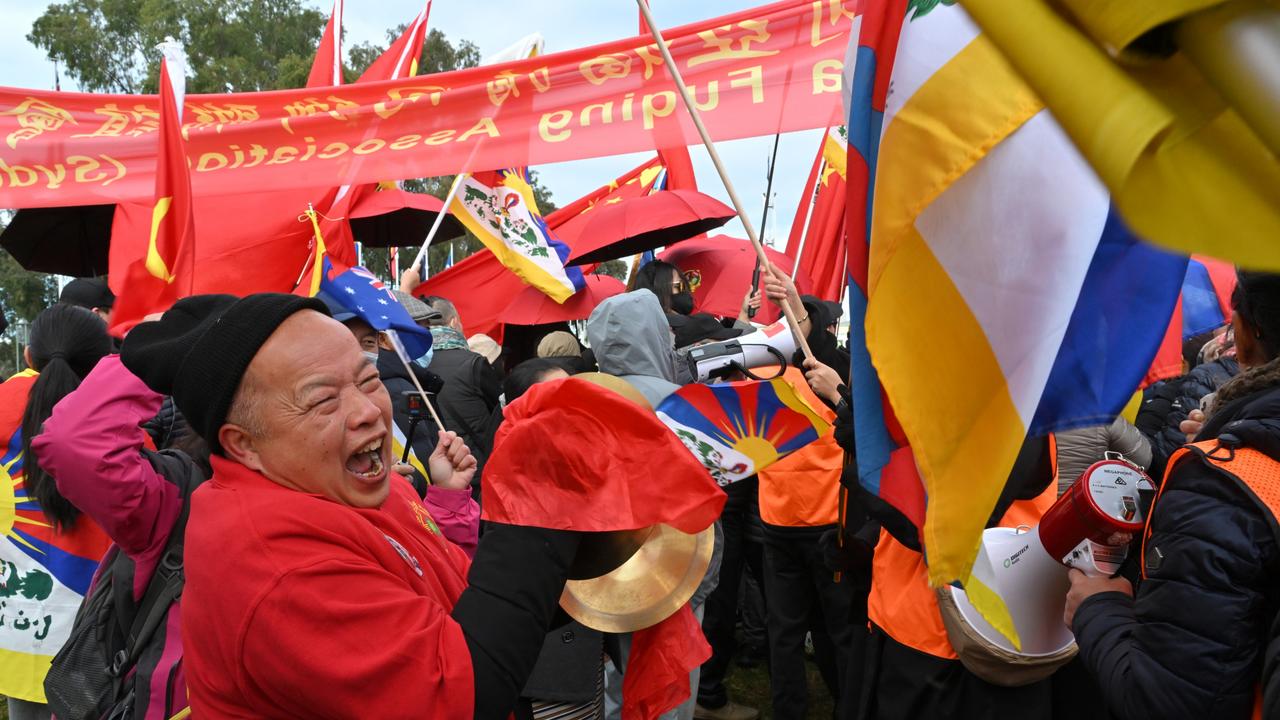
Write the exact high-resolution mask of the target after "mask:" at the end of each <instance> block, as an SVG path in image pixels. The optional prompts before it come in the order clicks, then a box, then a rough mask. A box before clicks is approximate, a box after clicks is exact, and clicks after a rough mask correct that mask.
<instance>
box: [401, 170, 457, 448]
mask: <svg viewBox="0 0 1280 720" xmlns="http://www.w3.org/2000/svg"><path fill="white" fill-rule="evenodd" d="M466 177H467V174H466V173H458V175H457V176H456V177H455V178H454V179H453V185H452V186H451V187H450V188H449V194H448V195H446V196H445V198H444V207H442V208H440V212H439V213H437V214H436V219H435V220H434V221H432V223H431V229H430V230H428V231H427V239H426V240H423V241H422V249H421V250H419V251H418V255H417V257H415V258H414V259H413V265H412V266H411V267H415V268H416V267H418V265H420V264H421V265H422V279H423V280H426V279H427V266H426V264H424V263H423V262H422V261H423V259H424V258H425V257H426V256H427V246H428V245H430V244H431V241H432V240H434V239H435V237H436V233H437V232H439V230H440V223H442V222H444V216H445V215H446V214H447V213H448V212H449V206H450V205H452V204H453V198H454V197H456V196H457V195H458V188H459V187H462V181H463V180H464V179H465V178H466ZM410 289H412V288H410ZM405 292H408V290H406V291H405ZM441 427H444V426H443V425H442V426H441Z"/></svg>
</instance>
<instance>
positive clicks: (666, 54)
mask: <svg viewBox="0 0 1280 720" xmlns="http://www.w3.org/2000/svg"><path fill="white" fill-rule="evenodd" d="M636 5H638V6H640V14H641V16H643V17H644V22H645V24H646V25H648V27H649V33H650V34H651V35H653V40H654V42H655V43H657V45H658V51H659V52H661V53H662V61H663V63H665V64H666V66H667V72H669V73H671V79H672V80H673V81H675V85H676V90H677V91H678V92H679V93H680V97H681V98H682V99H683V100H684V107H685V109H686V110H688V111H689V117H691V118H692V119H693V126H694V127H695V128H697V129H698V135H699V136H701V138H702V144H703V145H704V146H706V148H707V153H708V154H709V155H710V156H711V163H712V164H713V165H715V166H716V172H717V173H719V174H720V180H721V181H722V182H723V183H724V189H725V190H726V191H727V192H728V193H729V200H730V202H732V204H733V208H734V210H737V211H738V219H739V220H741V221H742V227H743V228H745V229H746V231H747V238H748V239H750V240H751V245H752V247H754V248H755V250H756V258H757V260H758V261H759V263H760V266H761V267H762V268H765V269H766V271H767V272H768V273H769V274H770V275H773V270H771V269H768V268H769V256H768V255H766V254H765V252H764V246H763V245H761V244H760V236H759V235H757V234H756V228H755V226H754V225H752V224H751V218H750V217H749V216H748V215H747V210H746V207H745V206H743V204H742V200H741V199H740V198H739V197H738V191H737V190H736V189H734V187H733V181H732V180H730V179H729V173H728V172H727V171H726V170H725V169H724V163H722V162H721V161H720V153H719V152H717V151H716V145H715V143H714V142H712V141H711V134H710V133H708V132H707V128H706V126H705V125H703V124H702V115H701V113H699V112H698V108H697V107H696V106H695V105H694V104H693V99H692V98H690V97H689V88H687V87H685V84H684V77H682V76H681V75H680V69H679V68H678V67H676V61H675V59H674V58H672V57H671V49H670V48H668V47H667V41H666V40H665V39H663V37H662V32H661V31H659V30H658V24H657V23H656V22H654V20H653V14H652V13H651V12H649V6H648V5H647V4H646V3H645V2H644V0H636ZM781 308H782V314H783V315H784V316H785V317H786V318H787V324H788V325H789V326H790V327H791V334H792V335H795V338H796V344H797V345H799V346H800V350H801V352H803V353H804V356H805V358H806V359H813V350H811V349H809V341H808V340H807V339H805V336H804V334H803V333H801V332H800V323H799V322H797V321H796V316H795V313H794V312H793V311H792V309H791V303H789V302H783V303H781Z"/></svg>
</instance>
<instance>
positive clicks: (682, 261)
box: [658, 235, 813, 324]
mask: <svg viewBox="0 0 1280 720" xmlns="http://www.w3.org/2000/svg"><path fill="white" fill-rule="evenodd" d="M764 252H765V255H767V256H768V258H769V260H770V261H771V262H773V264H775V265H777V266H778V267H780V268H782V270H783V272H786V273H790V272H791V267H792V263H791V258H790V257H787V256H786V255H783V254H782V253H780V252H778V251H777V250H774V249H773V248H765V250H764ZM658 259H659V260H662V261H664V262H669V263H671V264H672V265H675V266H676V267H677V268H679V269H680V273H681V274H682V275H684V279H685V281H686V282H688V283H689V288H690V291H691V292H692V293H693V303H694V310H696V311H697V312H705V313H711V314H712V315H718V316H720V317H737V316H738V311H739V310H740V309H741V307H742V296H743V295H746V293H747V289H748V288H750V287H751V274H752V273H753V272H754V271H755V266H756V251H755V248H753V247H751V243H750V242H749V241H747V240H743V239H741V238H734V237H729V236H727V235H712V236H710V237H707V238H704V239H701V240H686V241H684V242H682V243H680V244H679V245H675V246H673V247H670V248H667V249H666V250H665V251H663V252H662V253H661V254H660V255H658ZM812 287H813V286H812V283H810V282H809V278H808V276H806V275H805V274H804V273H803V272H798V273H796V289H797V290H799V291H800V292H801V293H809V292H810V291H811V290H812ZM777 314H778V310H777V308H776V307H775V306H774V305H773V303H770V302H766V303H764V304H763V305H761V306H760V312H758V313H757V314H756V317H755V318H754V320H755V321H756V322H759V323H766V324H767V323H771V322H773V321H774V320H777Z"/></svg>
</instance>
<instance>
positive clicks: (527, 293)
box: [490, 275, 626, 337]
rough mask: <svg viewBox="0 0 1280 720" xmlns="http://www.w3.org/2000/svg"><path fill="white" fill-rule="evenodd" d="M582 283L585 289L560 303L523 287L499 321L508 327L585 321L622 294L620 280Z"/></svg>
mask: <svg viewBox="0 0 1280 720" xmlns="http://www.w3.org/2000/svg"><path fill="white" fill-rule="evenodd" d="M586 281H587V283H586V286H585V287H583V288H582V289H581V290H579V291H578V292H576V293H574V294H573V295H572V296H570V297H569V299H568V300H565V301H564V302H562V303H558V302H556V301H554V300H552V299H551V298H549V297H547V296H546V294H545V293H543V292H542V291H540V290H538V289H537V288H535V287H526V288H525V289H524V290H521V291H520V294H519V295H516V296H515V297H514V298H512V300H511V302H510V303H508V304H507V309H506V310H504V311H503V312H502V322H504V323H506V324H508V325H545V324H548V323H558V322H569V321H570V320H586V319H587V318H588V317H590V315H591V311H592V310H595V309H596V306H597V305H599V304H600V303H602V302H604V301H605V300H606V299H608V298H611V297H613V296H614V295H618V294H620V293H623V292H625V291H626V288H625V287H623V285H622V281H621V280H618V279H617V278H614V277H610V276H608V275H588V276H587V277H586ZM490 337H492V336H490Z"/></svg>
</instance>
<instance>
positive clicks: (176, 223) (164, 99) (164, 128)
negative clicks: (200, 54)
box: [110, 48, 196, 333]
mask: <svg viewBox="0 0 1280 720" xmlns="http://www.w3.org/2000/svg"><path fill="white" fill-rule="evenodd" d="M175 50H176V49H170V48H166V50H165V55H166V57H165V59H164V61H162V62H161V63H160V128H159V131H158V134H159V136H160V149H159V152H158V153H157V154H156V192H155V201H154V202H153V203H152V206H151V213H150V215H151V223H150V229H149V232H148V234H147V244H146V248H145V250H144V251H143V252H142V253H141V256H140V257H139V255H138V254H135V255H134V256H133V259H132V262H129V263H128V265H127V266H126V267H125V268H124V272H123V273H122V274H120V273H116V272H114V270H113V272H112V274H111V278H110V285H111V288H112V290H113V291H115V294H116V297H117V300H116V306H115V310H114V312H113V314H112V317H111V329H112V332H113V333H123V332H125V331H127V330H128V329H129V328H131V327H133V326H134V325H136V324H138V323H139V322H141V320H142V319H143V318H144V317H146V316H147V315H149V314H151V313H157V312H163V311H164V310H167V309H168V308H169V306H170V305H172V304H173V303H174V302H175V301H177V300H178V299H179V298H181V297H185V296H187V295H190V294H191V291H192V286H193V282H194V275H193V274H194V271H195V263H194V258H195V234H196V231H195V219H194V217H193V215H192V211H191V210H192V208H191V205H192V196H191V173H190V170H189V169H188V168H187V156H186V149H185V146H186V143H185V142H184V141H183V139H182V113H181V110H180V106H181V103H182V97H183V96H184V94H185V86H186V78H185V77H184V74H183V73H184V65H185V63H183V62H181V61H180V60H179V59H178V58H177V57H176V52H175ZM177 52H180V50H179V51H177ZM171 65H173V66H174V67H172V68H171V67H170V66H171ZM137 249H140V250H141V249H142V248H137Z"/></svg>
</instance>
